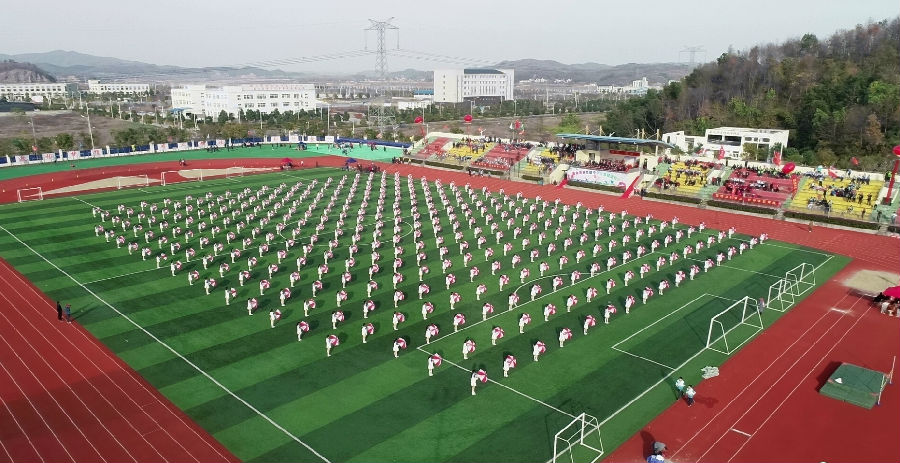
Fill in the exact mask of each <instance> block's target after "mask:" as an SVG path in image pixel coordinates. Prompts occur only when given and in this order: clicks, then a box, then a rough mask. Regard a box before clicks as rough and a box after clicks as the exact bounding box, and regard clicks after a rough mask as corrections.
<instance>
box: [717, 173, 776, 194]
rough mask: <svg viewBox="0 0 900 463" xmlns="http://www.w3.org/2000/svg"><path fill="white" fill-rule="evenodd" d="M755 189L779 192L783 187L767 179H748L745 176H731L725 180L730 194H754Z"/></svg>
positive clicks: (726, 188) (726, 189)
mask: <svg viewBox="0 0 900 463" xmlns="http://www.w3.org/2000/svg"><path fill="white" fill-rule="evenodd" d="M745 178H746V177H745ZM754 190H762V191H772V192H775V193H778V192H780V191H781V187H779V186H778V184H777V183H774V182H767V181H765V180H753V181H747V180H744V179H743V178H734V177H732V178H730V179H728V180H725V191H727V192H728V193H729V194H733V195H737V196H747V195H752V194H753V191H754Z"/></svg>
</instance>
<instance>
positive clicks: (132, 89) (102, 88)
mask: <svg viewBox="0 0 900 463" xmlns="http://www.w3.org/2000/svg"><path fill="white" fill-rule="evenodd" d="M88 93H94V94H103V93H135V94H141V93H145V94H146V93H150V84H127V83H122V84H110V83H105V82H100V81H99V80H89V81H88Z"/></svg>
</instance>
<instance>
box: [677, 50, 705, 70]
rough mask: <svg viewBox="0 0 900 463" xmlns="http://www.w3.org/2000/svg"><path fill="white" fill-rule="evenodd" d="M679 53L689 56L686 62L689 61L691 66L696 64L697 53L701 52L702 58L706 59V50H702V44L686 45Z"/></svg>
mask: <svg viewBox="0 0 900 463" xmlns="http://www.w3.org/2000/svg"><path fill="white" fill-rule="evenodd" d="M681 53H687V54H688V57H689V60H688V63H690V65H691V67H694V66H696V65H697V53H703V57H704V60H705V59H706V50H704V49H703V47H702V46H696V47H687V46H686V47H684V49H683V50H681V51H680V52H679V55H680V54H681Z"/></svg>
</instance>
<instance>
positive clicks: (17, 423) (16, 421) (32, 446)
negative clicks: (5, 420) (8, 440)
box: [0, 363, 53, 462]
mask: <svg viewBox="0 0 900 463" xmlns="http://www.w3.org/2000/svg"><path fill="white" fill-rule="evenodd" d="M0 366H3V364H2V363H0ZM5 370H6V369H5V368H4V371H5ZM25 397H28V396H25ZM3 406H4V407H6V412H7V413H9V416H10V418H12V420H13V421H14V422H15V423H16V427H17V428H19V433H20V434H21V435H23V436H25V439H26V440H27V441H28V445H30V446H31V448H32V449H33V450H34V454H35V455H37V457H38V458H39V459H40V460H41V461H42V462H45V461H47V460H45V459H44V456H43V455H41V452H40V451H39V450H38V449H37V447H35V445H34V442H32V441H31V436H29V435H28V433H27V432H25V429H24V428H22V424H21V423H19V420H18V418H16V415H14V414H13V412H12V409H10V408H9V402H8V401H6V400H4V401H3ZM41 419H42V420H43V417H41ZM44 423H46V421H45V422H44ZM50 431H51V432H52V431H53V430H52V429H51V430H50ZM0 443H2V442H0ZM3 450H6V454H7V455H9V450H7V449H6V445H4V446H3ZM9 457H10V458H9V461H14V460H13V458H12V456H11V455H9Z"/></svg>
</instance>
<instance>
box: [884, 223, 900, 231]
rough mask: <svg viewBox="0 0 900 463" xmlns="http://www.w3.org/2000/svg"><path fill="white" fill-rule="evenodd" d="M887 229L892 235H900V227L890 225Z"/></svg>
mask: <svg viewBox="0 0 900 463" xmlns="http://www.w3.org/2000/svg"><path fill="white" fill-rule="evenodd" d="M887 229H888V231H889V232H891V233H900V225H888V228H887Z"/></svg>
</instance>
